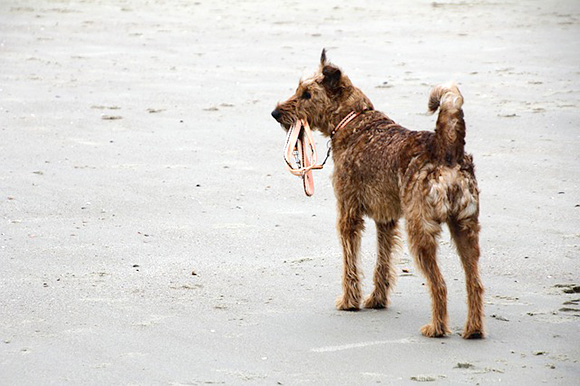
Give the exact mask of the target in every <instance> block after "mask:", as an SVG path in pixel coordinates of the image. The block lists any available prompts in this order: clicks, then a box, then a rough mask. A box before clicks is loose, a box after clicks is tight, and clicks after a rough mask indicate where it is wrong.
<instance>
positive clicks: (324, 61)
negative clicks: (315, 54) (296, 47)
mask: <svg viewBox="0 0 580 386" xmlns="http://www.w3.org/2000/svg"><path fill="white" fill-rule="evenodd" d="M327 64H328V59H326V48H323V49H322V54H320V68H324V66H326V65H327Z"/></svg>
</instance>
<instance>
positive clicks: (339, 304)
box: [336, 296, 360, 311]
mask: <svg viewBox="0 0 580 386" xmlns="http://www.w3.org/2000/svg"><path fill="white" fill-rule="evenodd" d="M336 308H337V309H339V310H341V311H358V310H359V309H360V302H358V301H356V300H354V299H352V298H349V297H346V296H342V297H340V298H338V299H337V300H336Z"/></svg>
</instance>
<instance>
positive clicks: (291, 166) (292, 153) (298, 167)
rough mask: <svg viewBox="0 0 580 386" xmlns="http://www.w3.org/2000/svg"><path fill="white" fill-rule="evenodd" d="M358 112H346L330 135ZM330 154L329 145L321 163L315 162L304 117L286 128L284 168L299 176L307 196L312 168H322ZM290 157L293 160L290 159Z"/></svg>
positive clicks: (308, 129) (310, 187)
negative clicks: (288, 128)
mask: <svg viewBox="0 0 580 386" xmlns="http://www.w3.org/2000/svg"><path fill="white" fill-rule="evenodd" d="M359 114H360V113H355V112H354V111H353V112H351V113H350V114H348V115H347V116H346V117H344V119H343V120H342V121H340V123H339V124H338V125H337V126H336V128H335V129H334V130H333V131H332V133H331V135H330V136H331V137H333V136H334V134H335V133H336V132H337V131H338V130H340V129H341V128H343V127H344V126H346V125H347V124H348V123H349V122H350V121H352V120H353V119H355V118H356V117H357V116H358V115H359ZM329 155H330V147H329V148H328V153H327V154H326V158H325V159H324V161H323V162H322V164H317V162H318V154H317V153H316V146H315V145H314V139H313V138H312V130H311V129H310V126H309V125H308V122H307V121H306V120H305V119H300V120H298V121H297V122H296V123H294V125H292V127H290V130H288V136H287V137H286V145H285V146H284V161H286V168H287V169H288V171H289V172H290V173H292V174H294V175H295V176H298V177H301V178H302V182H303V185H304V193H306V195H307V196H308V197H310V196H312V195H313V194H314V178H313V175H312V170H315V169H322V168H323V167H324V164H325V163H326V160H327V159H328V156H329ZM292 158H293V159H294V160H292Z"/></svg>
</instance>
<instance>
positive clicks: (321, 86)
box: [272, 50, 373, 136]
mask: <svg viewBox="0 0 580 386" xmlns="http://www.w3.org/2000/svg"><path fill="white" fill-rule="evenodd" d="M372 108H373V105H372V103H371V101H370V100H369V99H368V98H367V97H366V96H365V95H364V94H363V93H362V92H361V91H360V90H359V89H358V88H356V87H354V86H353V85H352V82H351V81H350V79H349V78H348V76H346V75H344V74H343V73H342V71H341V70H340V68H338V67H336V66H335V65H333V64H331V63H330V62H329V61H328V59H327V58H326V50H322V55H321V56H320V66H319V68H318V71H317V72H316V73H315V74H314V75H313V76H312V77H310V78H308V79H305V80H300V82H299V83H298V88H297V89H296V92H295V93H294V95H292V96H291V97H290V98H289V99H288V100H287V101H285V102H282V103H278V105H277V106H276V108H275V109H274V111H272V117H274V119H276V120H277V121H278V122H279V123H280V124H281V125H282V127H283V128H284V129H286V130H288V129H289V128H290V126H292V125H293V124H294V123H295V122H296V121H298V120H299V119H305V120H307V121H308V122H309V124H310V126H311V127H312V128H314V129H318V130H319V131H320V132H322V133H323V134H325V135H327V136H329V135H330V133H331V132H332V130H333V129H334V127H335V126H336V125H337V124H338V123H339V122H340V121H341V120H342V118H344V117H345V116H346V115H348V114H349V113H350V112H352V111H362V110H365V109H372Z"/></svg>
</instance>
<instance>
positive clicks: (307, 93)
mask: <svg viewBox="0 0 580 386" xmlns="http://www.w3.org/2000/svg"><path fill="white" fill-rule="evenodd" d="M311 96H312V95H310V93H309V92H308V91H304V92H303V93H302V96H301V98H302V99H310V97H311Z"/></svg>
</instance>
